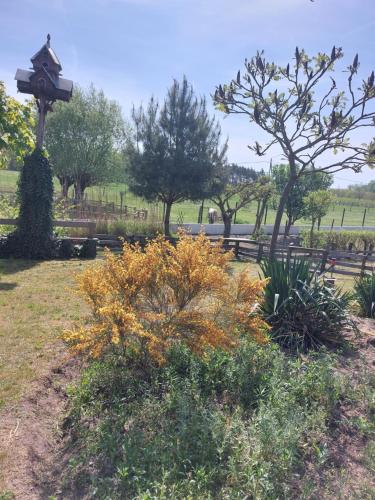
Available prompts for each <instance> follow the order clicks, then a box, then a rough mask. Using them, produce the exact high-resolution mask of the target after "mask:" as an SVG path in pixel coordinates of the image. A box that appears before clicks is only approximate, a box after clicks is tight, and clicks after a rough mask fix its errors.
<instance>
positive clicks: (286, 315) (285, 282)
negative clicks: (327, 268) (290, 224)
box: [261, 258, 354, 351]
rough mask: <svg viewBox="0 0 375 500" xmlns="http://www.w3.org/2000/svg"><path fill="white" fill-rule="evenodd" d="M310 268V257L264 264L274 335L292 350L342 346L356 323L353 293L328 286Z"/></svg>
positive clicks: (267, 312) (265, 311) (265, 309)
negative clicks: (351, 310) (351, 304)
mask: <svg viewBox="0 0 375 500" xmlns="http://www.w3.org/2000/svg"><path fill="white" fill-rule="evenodd" d="M310 268H311V265H310V262H309V261H308V260H305V259H298V258H295V259H287V260H284V261H276V260H265V261H263V262H262V264H261V269H262V272H263V274H264V276H265V277H266V278H269V282H268V284H267V286H266V289H265V301H264V303H263V304H262V312H263V316H264V318H265V319H266V321H267V322H268V323H269V324H270V326H271V332H270V335H271V337H272V338H273V339H274V340H275V341H276V342H277V343H278V344H280V345H281V346H283V347H284V348H287V349H288V350H291V351H306V350H308V349H310V348H317V347H319V346H322V345H326V346H338V345H340V344H343V342H344V338H345V337H344V335H343V333H344V331H345V329H346V328H353V327H354V324H353V322H352V320H351V319H350V317H349V314H348V305H349V302H350V299H351V295H350V294H349V293H342V292H341V290H339V289H335V288H331V287H329V286H327V285H326V284H325V283H324V281H323V280H322V279H321V278H319V277H318V276H317V275H316V274H315V273H312V272H310Z"/></svg>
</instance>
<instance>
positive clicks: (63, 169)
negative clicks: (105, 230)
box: [45, 86, 124, 198]
mask: <svg viewBox="0 0 375 500" xmlns="http://www.w3.org/2000/svg"><path fill="white" fill-rule="evenodd" d="M53 109H54V112H53V113H50V114H48V115H47V121H46V138H45V141H46V148H47V150H48V153H49V157H50V160H51V165H52V167H53V171H54V174H55V175H56V177H57V178H58V179H59V181H60V183H61V186H62V189H63V194H64V196H66V195H67V189H68V188H69V186H71V185H73V184H74V185H75V188H76V194H77V196H78V198H80V197H81V196H82V195H83V193H84V191H85V189H86V188H87V187H88V186H93V185H96V184H100V183H102V182H115V181H116V180H118V179H119V178H120V177H122V175H121V174H123V168H124V162H123V160H122V159H121V158H120V155H119V152H118V150H119V148H120V147H121V143H122V141H123V139H124V122H123V119H122V116H121V109H120V107H119V105H118V104H117V103H116V102H115V101H110V100H108V99H107V98H106V97H105V95H104V93H103V91H97V90H96V89H95V88H94V87H93V86H91V87H90V88H89V89H88V90H86V91H85V90H83V89H80V88H79V87H76V88H75V90H74V94H73V97H72V99H71V100H70V102H69V103H65V102H61V101H59V102H56V103H55V104H54V108H53Z"/></svg>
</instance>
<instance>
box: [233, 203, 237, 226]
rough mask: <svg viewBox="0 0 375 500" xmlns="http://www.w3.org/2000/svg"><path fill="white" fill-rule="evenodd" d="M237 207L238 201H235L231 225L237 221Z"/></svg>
mask: <svg viewBox="0 0 375 500" xmlns="http://www.w3.org/2000/svg"><path fill="white" fill-rule="evenodd" d="M237 207H238V201H236V211H235V212H234V219H233V224H235V223H236V221H237Z"/></svg>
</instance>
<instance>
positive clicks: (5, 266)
mask: <svg viewBox="0 0 375 500" xmlns="http://www.w3.org/2000/svg"><path fill="white" fill-rule="evenodd" d="M41 262H42V261H39V260H25V259H0V275H1V274H3V275H6V274H16V273H19V272H21V271H26V270H27V269H31V268H32V267H34V266H38V265H39V264H40V263H41Z"/></svg>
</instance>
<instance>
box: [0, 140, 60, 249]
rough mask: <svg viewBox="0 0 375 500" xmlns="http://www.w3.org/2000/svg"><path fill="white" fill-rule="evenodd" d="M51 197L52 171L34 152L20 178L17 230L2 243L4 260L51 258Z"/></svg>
mask: <svg viewBox="0 0 375 500" xmlns="http://www.w3.org/2000/svg"><path fill="white" fill-rule="evenodd" d="M52 197H53V183H52V171H51V167H50V165H49V162H48V160H47V158H46V157H45V156H44V154H43V152H42V151H40V150H35V151H34V152H33V153H32V154H31V155H30V156H27V157H26V158H25V160H24V165H23V167H22V171H21V175H20V177H19V184H18V198H19V205H20V208H19V216H18V226H17V229H16V231H15V232H13V233H11V234H9V235H8V237H7V238H6V239H5V240H3V241H2V245H1V254H2V255H3V256H4V257H6V256H12V257H23V258H28V259H48V258H51V257H52V256H53V253H54V250H55V249H54V242H53V227H52Z"/></svg>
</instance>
